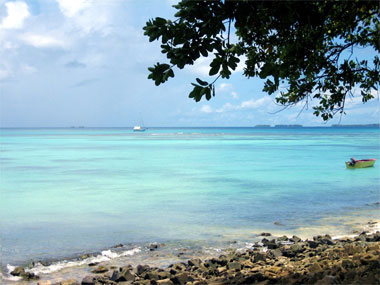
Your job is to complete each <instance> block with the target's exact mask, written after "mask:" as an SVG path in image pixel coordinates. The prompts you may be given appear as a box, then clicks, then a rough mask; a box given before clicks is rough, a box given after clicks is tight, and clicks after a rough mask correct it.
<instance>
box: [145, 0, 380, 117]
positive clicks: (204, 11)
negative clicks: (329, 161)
mask: <svg viewBox="0 0 380 285" xmlns="http://www.w3.org/2000/svg"><path fill="white" fill-rule="evenodd" d="M174 7H175V8H176V9H177V10H178V11H177V13H176V14H175V20H167V19H163V18H155V19H152V20H150V21H148V22H147V23H146V26H145V27H144V30H145V35H147V36H148V37H149V40H150V41H154V40H161V43H162V44H161V52H162V53H164V54H166V57H167V58H168V60H169V62H170V64H167V63H164V64H163V63H157V64H156V65H154V67H150V68H149V71H150V74H149V77H148V78H150V79H152V80H154V81H155V84H156V85H160V84H161V83H164V82H166V81H167V80H168V79H169V77H174V70H173V68H174V67H177V68H179V69H183V68H184V67H185V66H186V65H192V64H194V62H195V61H196V60H197V59H198V58H200V57H202V56H203V57H208V56H209V57H211V58H212V61H211V64H210V70H209V75H210V76H214V78H213V79H212V81H211V82H208V81H205V80H202V79H199V78H196V82H195V83H192V85H193V90H192V91H191V92H190V94H189V97H190V98H193V99H194V100H195V101H197V102H198V101H200V100H201V99H202V98H203V97H205V98H206V99H207V100H210V99H211V98H212V97H213V96H215V81H216V80H218V78H220V77H221V78H229V77H230V75H231V72H232V71H233V70H235V69H236V68H237V65H238V63H239V61H240V60H241V59H244V60H245V69H244V73H243V75H244V76H246V77H248V78H251V77H260V78H262V79H264V80H265V84H264V88H263V91H265V92H267V93H268V94H270V95H271V94H274V93H276V94H277V95H276V102H277V103H279V104H281V105H283V106H284V107H285V108H286V107H290V106H293V105H295V104H297V103H300V102H302V103H304V107H306V108H307V107H308V104H309V103H310V101H311V100H313V101H314V102H315V106H314V107H313V109H314V114H315V115H316V116H321V117H322V118H323V119H324V120H328V119H330V118H332V117H333V116H334V115H335V114H337V113H344V104H345V99H346V98H347V97H348V96H352V93H353V90H354V89H355V88H357V89H358V90H360V92H361V96H362V101H363V102H367V101H368V100H371V99H373V98H374V96H373V93H374V92H373V91H374V90H378V87H379V78H380V59H379V56H378V53H379V51H380V41H379V33H380V20H379V18H380V17H379V3H378V1H305V2H300V1H281V2H277V1H228V0H226V1H221V0H219V1H182V2H180V3H179V4H178V5H175V6H174ZM232 33H235V35H236V36H232ZM357 48H368V49H371V50H372V51H375V52H372V53H371V54H374V56H373V57H372V58H371V60H370V61H368V60H367V59H366V58H357V57H356V53H355V52H354V49H357ZM367 51H368V50H367ZM278 91H280V92H278Z"/></svg>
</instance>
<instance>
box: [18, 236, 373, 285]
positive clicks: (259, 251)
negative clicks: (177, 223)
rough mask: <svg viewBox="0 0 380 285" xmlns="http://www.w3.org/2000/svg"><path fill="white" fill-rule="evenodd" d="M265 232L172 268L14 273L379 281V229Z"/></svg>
mask: <svg viewBox="0 0 380 285" xmlns="http://www.w3.org/2000/svg"><path fill="white" fill-rule="evenodd" d="M261 236H262V240H261V242H257V243H255V244H253V245H252V246H251V247H249V248H247V249H245V250H232V249H231V250H228V251H226V252H225V253H224V254H222V255H220V256H219V257H218V258H211V259H205V260H201V259H198V258H194V259H190V260H187V261H186V262H179V263H175V264H172V265H170V266H169V267H167V268H157V267H150V266H148V265H138V266H136V267H133V266H131V265H126V266H123V267H106V266H103V265H101V264H89V266H91V268H93V269H92V271H91V272H92V273H93V274H92V275H88V276H86V277H84V278H83V279H82V280H65V281H61V282H58V283H52V282H51V281H38V276H36V275H32V274H31V273H28V272H25V270H24V269H23V268H21V267H19V268H16V269H15V270H14V271H12V273H11V274H12V275H14V276H20V277H23V278H24V280H29V282H34V284H38V285H48V284H54V285H77V284H82V285H95V284H96V285H97V284H99V285H100V284H115V285H116V284H123V285H129V284H140V285H143V284H144V285H145V284H161V285H171V284H181V285H182V284H194V285H195V284H199V285H201V284H214V285H216V284H276V283H278V284H380V232H376V233H372V234H368V233H366V232H363V233H361V234H360V235H358V236H356V237H350V238H341V239H332V238H331V237H330V236H329V235H324V236H316V237H314V238H313V239H309V240H301V239H300V238H298V237H297V236H293V237H291V238H290V237H286V236H283V237H279V238H273V237H272V236H271V234H270V233H262V234H261Z"/></svg>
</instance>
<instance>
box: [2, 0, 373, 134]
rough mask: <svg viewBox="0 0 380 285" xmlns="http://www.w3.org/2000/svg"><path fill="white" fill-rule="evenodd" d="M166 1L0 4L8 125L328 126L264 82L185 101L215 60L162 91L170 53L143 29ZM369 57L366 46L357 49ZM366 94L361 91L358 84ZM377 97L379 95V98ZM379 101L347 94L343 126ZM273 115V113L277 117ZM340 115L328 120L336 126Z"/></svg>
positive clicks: (365, 115) (360, 120)
mask: <svg viewBox="0 0 380 285" xmlns="http://www.w3.org/2000/svg"><path fill="white" fill-rule="evenodd" d="M174 3H175V1H169V0H166V1H165V0H146V1H141V0H127V1H122V0H104V1H101V0H56V1H55V0H35V1H21V0H20V1H4V0H0V58H1V60H0V96H1V97H0V123H1V126H2V127H69V126H88V127H96V126H98V127H112V126H118V127H124V126H133V125H135V124H139V123H140V122H141V118H143V120H144V122H145V125H146V126H254V125H257V124H271V125H274V124H303V125H311V126H324V125H326V124H325V123H324V122H323V121H322V119H320V118H316V117H314V116H313V115H312V110H309V111H303V112H302V113H301V114H300V115H299V116H298V114H299V111H300V109H301V107H302V106H296V107H294V108H292V109H290V110H286V111H282V112H279V113H275V112H276V111H278V110H280V109H281V107H279V106H277V105H276V104H275V103H274V102H273V99H274V96H268V95H266V94H265V93H263V92H262V91H261V90H262V87H263V81H262V80H260V79H247V78H245V77H243V76H242V70H243V68H244V65H243V64H240V65H239V66H238V69H237V71H236V72H234V74H233V75H232V77H231V79H230V80H218V82H217V95H216V97H215V98H213V99H212V100H211V101H201V102H199V103H195V102H194V101H193V100H192V99H189V98H188V97H187V96H188V93H189V92H190V90H191V89H192V87H191V85H190V82H193V81H194V79H195V78H196V77H200V78H202V79H204V80H208V81H210V79H209V78H208V75H207V74H208V64H209V62H210V59H209V58H203V59H200V60H198V61H197V62H196V64H195V65H193V66H190V67H188V68H185V69H184V70H181V71H177V72H176V77H175V78H174V79H171V80H169V82H167V83H166V84H164V85H162V86H159V87H156V86H155V85H154V82H153V81H151V80H148V79H147V76H148V70H147V68H148V67H149V66H152V65H153V64H154V63H156V62H158V61H160V62H164V61H165V58H164V56H163V55H161V53H160V49H159V43H158V42H153V43H149V41H148V38H147V37H145V36H144V35H143V30H142V27H143V26H144V25H145V23H146V21H147V20H149V19H150V18H153V17H157V16H161V17H166V18H168V17H172V15H173V14H174V9H173V8H172V7H171V5H173V4H174ZM361 52H362V53H363V52H364V53H366V52H367V50H363V51H361ZM355 93H356V94H360V90H356V92H355ZM374 95H375V96H376V97H377V98H378V94H377V93H375V94H374ZM379 108H380V107H379V101H378V100H377V99H376V100H372V101H370V102H369V103H366V104H362V103H361V99H360V97H359V96H358V97H354V98H353V99H349V100H348V102H347V104H346V111H347V113H348V114H347V115H346V116H343V117H342V120H341V123H342V124H365V123H377V122H379ZM274 113H275V114H274ZM338 122H339V116H338V117H337V118H336V119H334V120H331V121H329V122H328V123H327V125H330V124H334V123H338Z"/></svg>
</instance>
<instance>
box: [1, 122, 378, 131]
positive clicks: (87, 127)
mask: <svg viewBox="0 0 380 285" xmlns="http://www.w3.org/2000/svg"><path fill="white" fill-rule="evenodd" d="M132 128H133V126H119V127H117V126H116V127H95V126H67V127H0V130H7V129H8V130H12V129H30V130H33V129H72V130H76V129H79V130H83V129H131V130H132ZM149 128H151V129H295V128H323V129H328V128H380V124H377V123H374V124H348V125H339V124H333V125H331V126H304V125H299V124H289V125H287V124H278V125H267V124H260V125H255V126H216V127H210V126H194V127H191V126H178V127H173V126H165V127H162V126H159V127H158V126H150V127H149Z"/></svg>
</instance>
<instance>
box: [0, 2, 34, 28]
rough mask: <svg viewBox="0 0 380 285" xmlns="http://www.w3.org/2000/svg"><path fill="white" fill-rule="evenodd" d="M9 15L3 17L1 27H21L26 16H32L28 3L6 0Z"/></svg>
mask: <svg viewBox="0 0 380 285" xmlns="http://www.w3.org/2000/svg"><path fill="white" fill-rule="evenodd" d="M5 7H6V8H7V16H6V17H5V18H3V20H2V21H1V24H0V29H21V28H22V27H23V25H24V21H25V19H26V18H28V17H29V16H30V13H29V9H28V5H27V4H26V3H25V2H21V1H16V2H6V3H5Z"/></svg>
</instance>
